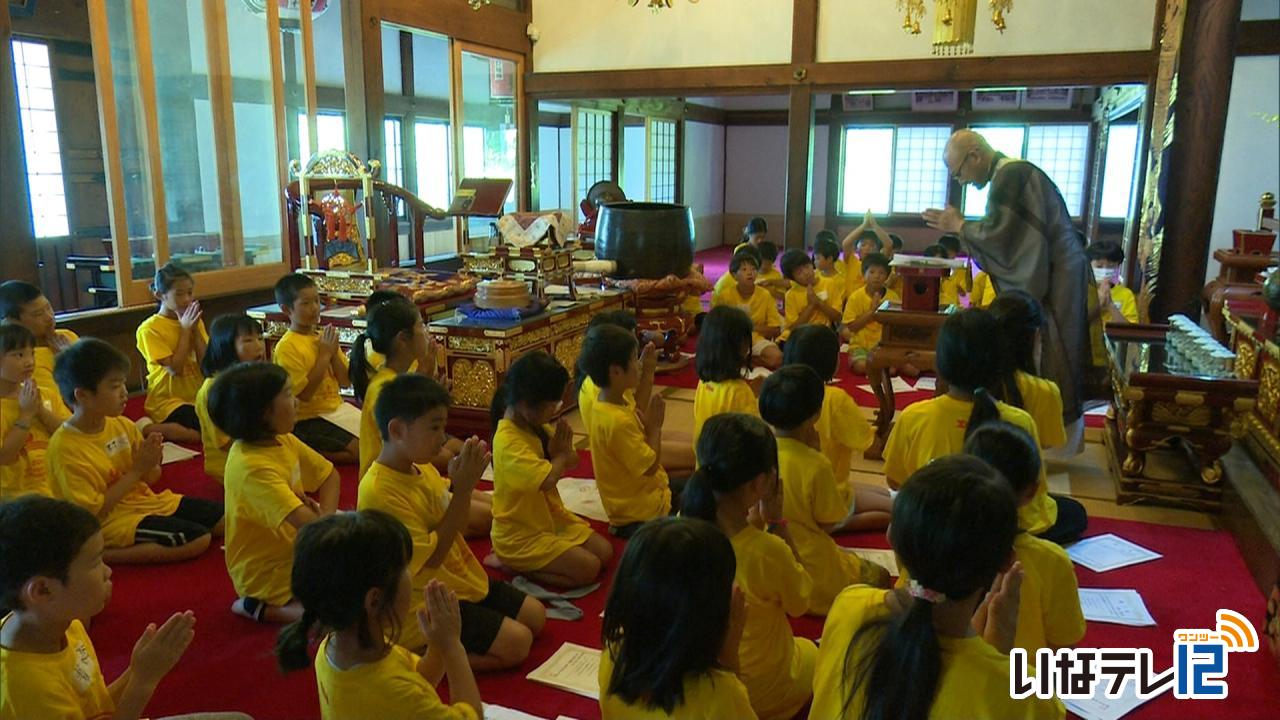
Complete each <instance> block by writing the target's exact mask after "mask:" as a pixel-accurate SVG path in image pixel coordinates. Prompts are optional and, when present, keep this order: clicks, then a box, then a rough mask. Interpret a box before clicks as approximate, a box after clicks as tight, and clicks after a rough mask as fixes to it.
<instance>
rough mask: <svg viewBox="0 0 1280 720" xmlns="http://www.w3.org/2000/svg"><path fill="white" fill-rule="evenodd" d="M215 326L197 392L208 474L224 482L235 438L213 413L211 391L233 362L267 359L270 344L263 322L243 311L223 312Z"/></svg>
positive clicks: (197, 404)
mask: <svg viewBox="0 0 1280 720" xmlns="http://www.w3.org/2000/svg"><path fill="white" fill-rule="evenodd" d="M211 327H212V331H211V332H210V333H209V347H208V348H206V349H205V353H204V359H203V360H201V361H200V372H201V373H203V374H204V383H203V384H202V385H201V386H200V390H199V391H197V392H196V416H198V417H199V418H200V441H201V444H202V445H203V446H204V471H205V474H206V475H208V476H209V477H211V478H213V479H215V480H217V481H218V482H219V483H221V482H222V475H223V473H224V472H225V471H226V467H227V451H228V450H230V449H231V438H230V436H228V435H227V434H226V433H225V432H223V431H222V428H220V427H218V424H217V423H215V422H214V421H213V418H212V417H210V416H209V391H210V390H212V389H213V381H214V379H215V378H217V376H218V373H220V372H222V371H223V370H226V369H227V368H229V367H231V366H232V365H235V364H236V363H241V362H262V361H263V360H265V359H266V345H265V344H264V343H263V342H262V325H261V324H259V323H258V321H257V320H254V319H253V318H251V317H249V316H248V315H245V314H243V313H237V314H234V315H220V316H218V319H216V320H214V321H213V325H212V326H211Z"/></svg>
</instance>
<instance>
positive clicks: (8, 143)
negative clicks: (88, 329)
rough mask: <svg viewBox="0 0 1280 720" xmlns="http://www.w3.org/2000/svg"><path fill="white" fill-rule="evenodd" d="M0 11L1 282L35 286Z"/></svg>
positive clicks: (6, 28) (4, 14) (5, 27)
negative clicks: (3, 268) (12, 281)
mask: <svg viewBox="0 0 1280 720" xmlns="http://www.w3.org/2000/svg"><path fill="white" fill-rule="evenodd" d="M5 5H6V7H5V9H4V10H3V11H0V98H4V99H5V102H0V187H3V188H6V190H5V192H0V217H3V218H5V221H4V224H5V230H4V234H5V235H6V241H5V243H4V266H5V271H4V279H5V280H22V281H24V282H29V283H31V284H33V285H35V284H38V283H39V282H40V279H39V277H38V275H39V273H38V272H37V268H36V263H37V262H38V258H37V257H36V239H35V231H34V230H33V229H32V227H31V202H30V193H29V192H28V191H27V163H26V160H25V158H23V156H22V130H21V126H20V125H19V124H18V103H17V101H16V100H17V97H18V90H17V87H16V86H15V84H14V68H13V44H12V37H11V28H10V24H9V10H8V7H7V5H8V3H6V4H5Z"/></svg>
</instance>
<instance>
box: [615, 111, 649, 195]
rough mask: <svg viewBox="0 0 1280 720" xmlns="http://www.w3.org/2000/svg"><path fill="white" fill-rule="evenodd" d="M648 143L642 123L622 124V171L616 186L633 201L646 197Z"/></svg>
mask: <svg viewBox="0 0 1280 720" xmlns="http://www.w3.org/2000/svg"><path fill="white" fill-rule="evenodd" d="M648 152H649V150H648V143H647V140H646V137H645V126H644V124H643V122H641V123H637V124H630V123H627V124H624V125H623V126H622V170H621V172H620V173H619V174H620V175H621V176H622V177H620V178H618V184H619V185H621V186H622V192H623V193H625V194H626V196H627V197H629V198H631V199H633V200H644V199H646V198H647V197H648V194H647V192H648V190H647V188H646V187H645V173H647V172H648V165H647V160H648V157H647V155H648Z"/></svg>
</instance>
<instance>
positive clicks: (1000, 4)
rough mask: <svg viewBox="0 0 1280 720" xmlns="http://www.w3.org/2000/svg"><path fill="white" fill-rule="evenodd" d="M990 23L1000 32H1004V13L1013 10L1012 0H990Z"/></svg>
mask: <svg viewBox="0 0 1280 720" xmlns="http://www.w3.org/2000/svg"><path fill="white" fill-rule="evenodd" d="M990 3H991V24H992V25H995V26H996V29H997V30H999V31H1000V34H1001V35H1003V34H1004V28H1005V24H1004V14H1005V13H1009V12H1013V0H990Z"/></svg>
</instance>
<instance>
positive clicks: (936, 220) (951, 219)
mask: <svg viewBox="0 0 1280 720" xmlns="http://www.w3.org/2000/svg"><path fill="white" fill-rule="evenodd" d="M920 217H922V218H924V222H925V224H926V225H928V226H929V227H931V228H933V229H935V230H941V231H942V232H949V233H958V232H960V230H961V228H963V227H964V215H961V214H960V211H959V210H957V209H956V208H954V207H952V206H950V205H948V206H946V207H945V208H943V209H942V210H939V209H937V208H929V209H928V210H925V211H924V212H922V213H920Z"/></svg>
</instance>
